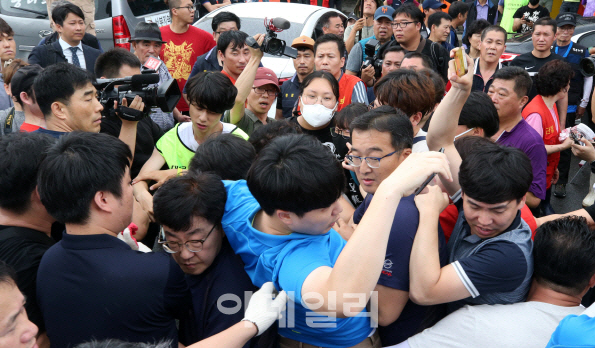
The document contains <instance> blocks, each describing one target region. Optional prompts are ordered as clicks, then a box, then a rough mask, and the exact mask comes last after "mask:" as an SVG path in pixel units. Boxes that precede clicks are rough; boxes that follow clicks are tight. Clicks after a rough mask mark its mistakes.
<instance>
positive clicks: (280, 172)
mask: <svg viewBox="0 0 595 348" xmlns="http://www.w3.org/2000/svg"><path fill="white" fill-rule="evenodd" d="M246 181H247V184H248V188H249V189H250V192H251V193H252V195H253V196H254V198H256V200H257V201H258V204H260V206H261V207H262V209H263V210H264V212H265V213H266V214H267V215H273V214H274V213H275V211H276V210H285V211H288V212H292V213H294V214H296V215H297V216H299V217H302V216H304V214H306V213H307V212H309V211H312V210H315V209H321V208H327V207H330V206H331V205H332V204H333V203H334V202H336V201H337V199H339V197H341V194H342V193H343V191H344V189H345V174H344V170H343V167H342V166H341V164H340V163H339V161H337V159H336V158H335V155H334V154H333V153H332V152H331V151H330V150H329V148H328V147H326V146H324V145H322V143H321V142H320V141H319V140H318V139H316V138H314V137H313V136H311V135H305V134H291V135H284V136H281V137H277V138H275V139H273V141H271V142H270V143H269V144H268V145H267V146H266V147H265V148H264V149H262V150H261V151H260V153H259V155H258V157H257V159H256V161H255V162H254V164H253V165H252V167H250V170H249V171H248V176H247V178H246Z"/></svg>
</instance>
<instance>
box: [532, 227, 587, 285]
mask: <svg viewBox="0 0 595 348" xmlns="http://www.w3.org/2000/svg"><path fill="white" fill-rule="evenodd" d="M533 260H534V262H533V267H534V270H533V276H534V277H535V281H537V282H538V283H540V284H542V285H545V286H547V287H549V288H552V289H553V290H554V291H556V292H561V293H564V294H567V295H571V296H577V295H580V294H581V293H582V292H583V291H584V290H585V289H587V287H588V286H589V280H590V279H591V278H592V277H593V274H595V233H593V231H591V230H589V226H588V225H587V221H586V219H585V218H584V217H580V216H565V217H562V218H560V219H557V220H553V221H548V222H546V223H544V224H543V225H541V226H539V228H538V229H537V231H535V240H534V245H533Z"/></svg>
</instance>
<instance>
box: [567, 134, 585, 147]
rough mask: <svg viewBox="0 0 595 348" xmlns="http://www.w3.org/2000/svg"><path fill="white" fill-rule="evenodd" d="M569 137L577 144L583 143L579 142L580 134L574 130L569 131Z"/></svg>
mask: <svg viewBox="0 0 595 348" xmlns="http://www.w3.org/2000/svg"><path fill="white" fill-rule="evenodd" d="M570 137H571V138H572V140H574V143H575V144H577V145H583V143H581V142H580V140H579V139H580V138H582V135H581V136H580V137H579V136H578V135H577V134H576V133H574V132H572V131H571V132H570Z"/></svg>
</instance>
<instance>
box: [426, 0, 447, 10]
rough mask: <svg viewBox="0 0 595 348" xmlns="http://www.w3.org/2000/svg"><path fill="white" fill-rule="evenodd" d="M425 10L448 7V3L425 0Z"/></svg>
mask: <svg viewBox="0 0 595 348" xmlns="http://www.w3.org/2000/svg"><path fill="white" fill-rule="evenodd" d="M421 6H422V7H423V9H424V10H427V9H429V8H432V9H434V10H436V9H439V8H446V5H445V4H443V3H441V2H440V1H438V0H425V1H424V3H423V4H422V5H421Z"/></svg>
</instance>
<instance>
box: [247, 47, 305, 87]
mask: <svg viewBox="0 0 595 348" xmlns="http://www.w3.org/2000/svg"><path fill="white" fill-rule="evenodd" d="M310 40H312V39H310ZM264 85H275V87H277V91H281V89H280V88H279V80H278V79H277V75H275V72H274V71H273V70H271V69H269V68H265V67H260V68H258V70H256V77H255V78H254V84H253V85H252V86H254V87H261V86H264Z"/></svg>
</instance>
